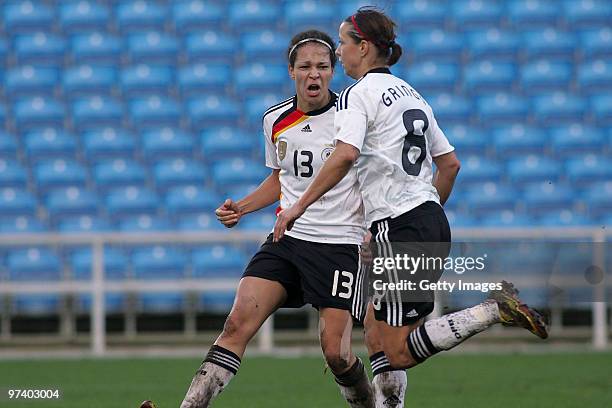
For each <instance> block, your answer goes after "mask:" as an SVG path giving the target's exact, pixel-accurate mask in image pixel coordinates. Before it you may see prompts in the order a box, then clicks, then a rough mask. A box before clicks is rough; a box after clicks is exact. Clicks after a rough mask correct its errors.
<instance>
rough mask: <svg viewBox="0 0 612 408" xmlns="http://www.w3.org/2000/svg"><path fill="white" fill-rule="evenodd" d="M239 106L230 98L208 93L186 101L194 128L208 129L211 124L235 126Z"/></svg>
mask: <svg viewBox="0 0 612 408" xmlns="http://www.w3.org/2000/svg"><path fill="white" fill-rule="evenodd" d="M240 111H241V106H240V105H239V104H238V103H237V102H236V101H234V100H232V99H227V98H225V97H219V96H216V95H210V96H207V97H203V98H193V99H190V100H189V101H188V102H187V112H188V114H189V118H190V119H191V126H192V127H193V128H195V129H199V130H201V129H209V128H210V127H211V126H216V125H220V126H222V125H227V126H235V124H236V119H237V118H238V117H239V116H240Z"/></svg>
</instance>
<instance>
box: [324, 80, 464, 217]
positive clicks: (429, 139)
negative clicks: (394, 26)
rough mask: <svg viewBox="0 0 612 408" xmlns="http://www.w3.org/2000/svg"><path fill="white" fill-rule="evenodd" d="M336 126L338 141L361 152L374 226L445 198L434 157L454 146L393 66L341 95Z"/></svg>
mask: <svg viewBox="0 0 612 408" xmlns="http://www.w3.org/2000/svg"><path fill="white" fill-rule="evenodd" d="M335 129H336V136H335V140H341V141H342V142H345V143H349V144H351V145H353V146H355V147H356V148H357V149H359V151H360V152H361V154H360V157H359V159H358V160H357V175H358V179H359V185H360V188H361V194H362V196H363V201H364V205H365V210H366V221H367V224H368V226H370V225H371V224H372V223H373V222H374V221H377V220H381V219H384V218H387V217H392V218H393V217H397V216H399V215H401V214H404V213H406V212H408V211H410V210H412V209H413V208H415V207H417V206H419V205H421V204H423V203H424V202H426V201H435V202H437V203H440V197H439V195H438V192H437V190H436V189H435V187H434V186H433V184H432V182H433V170H432V158H433V157H437V156H440V155H443V154H446V153H449V152H452V151H453V150H454V147H453V146H451V145H450V143H449V142H448V140H447V138H446V136H445V135H444V133H443V132H442V130H441V129H440V128H439V127H438V123H437V122H436V119H435V118H434V115H433V112H432V110H431V107H430V106H429V105H428V104H427V102H425V100H424V99H423V98H422V97H421V96H420V95H419V94H418V93H417V92H416V91H415V90H414V89H413V88H412V87H411V86H410V85H408V84H407V83H406V82H404V81H403V80H402V79H400V78H398V77H396V76H394V75H392V74H391V72H390V71H389V69H388V68H376V69H373V70H371V71H369V72H368V73H367V74H366V75H364V76H363V77H362V78H361V79H360V80H359V81H357V82H356V83H354V84H353V85H351V86H349V87H348V88H346V89H345V90H344V91H343V92H342V93H341V94H340V96H339V97H338V100H337V102H336V118H335Z"/></svg>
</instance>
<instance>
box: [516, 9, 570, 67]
mask: <svg viewBox="0 0 612 408" xmlns="http://www.w3.org/2000/svg"><path fill="white" fill-rule="evenodd" d="M555 13H556V10H555ZM523 44H525V52H526V54H527V56H528V57H529V58H542V57H547V56H550V57H564V58H566V59H571V58H572V57H573V56H574V53H575V52H576V45H577V44H576V38H575V37H574V35H573V32H567V31H566V32H564V31H559V30H556V29H554V28H550V27H549V28H545V29H541V30H537V31H528V32H526V33H524V35H523Z"/></svg>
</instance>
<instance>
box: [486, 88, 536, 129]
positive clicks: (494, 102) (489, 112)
mask: <svg viewBox="0 0 612 408" xmlns="http://www.w3.org/2000/svg"><path fill="white" fill-rule="evenodd" d="M476 106H477V110H478V114H479V118H480V121H481V122H482V123H517V122H518V123H521V122H525V121H526V118H527V115H528V114H529V111H530V109H529V108H530V106H529V102H528V100H527V99H526V98H524V97H522V96H520V95H516V94H507V93H498V94H495V95H485V96H481V97H479V98H478V99H477V100H476Z"/></svg>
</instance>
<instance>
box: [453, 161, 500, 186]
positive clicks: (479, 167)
mask: <svg viewBox="0 0 612 408" xmlns="http://www.w3.org/2000/svg"><path fill="white" fill-rule="evenodd" d="M501 175H502V167H501V165H500V164H499V162H498V161H494V160H490V159H486V158H483V157H480V156H475V155H472V156H468V157H466V158H465V159H462V160H461V176H459V181H460V182H466V183H470V182H481V181H497V180H499V178H501Z"/></svg>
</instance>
